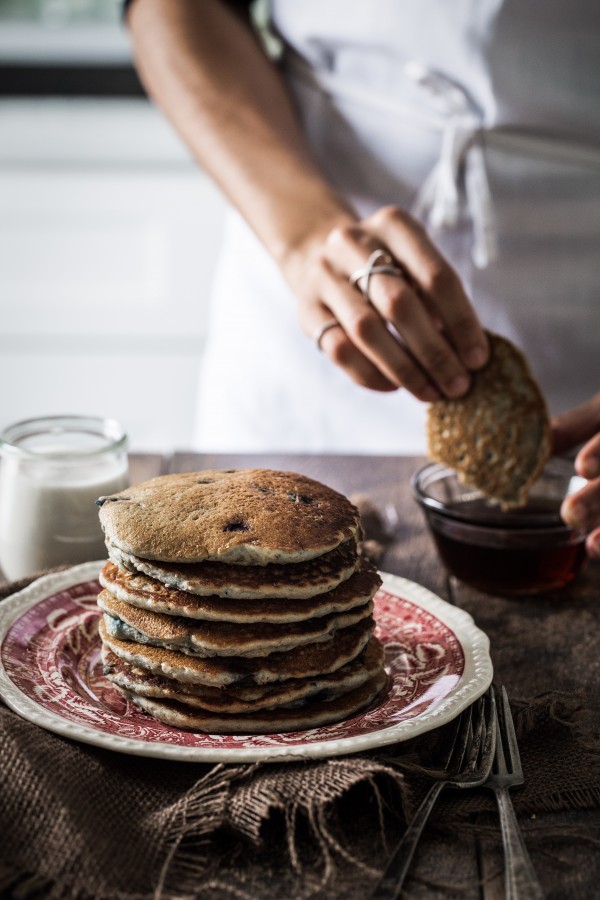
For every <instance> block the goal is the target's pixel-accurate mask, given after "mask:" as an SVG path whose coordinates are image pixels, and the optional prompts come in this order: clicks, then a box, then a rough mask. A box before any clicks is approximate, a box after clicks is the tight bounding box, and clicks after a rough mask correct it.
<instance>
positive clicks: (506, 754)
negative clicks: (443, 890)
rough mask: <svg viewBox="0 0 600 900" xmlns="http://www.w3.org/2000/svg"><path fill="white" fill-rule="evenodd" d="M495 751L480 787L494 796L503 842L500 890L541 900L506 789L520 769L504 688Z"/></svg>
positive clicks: (516, 898)
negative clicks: (502, 871) (501, 884)
mask: <svg viewBox="0 0 600 900" xmlns="http://www.w3.org/2000/svg"><path fill="white" fill-rule="evenodd" d="M496 716H497V720H498V721H497V739H496V753H495V756H494V762H493V765H492V771H491V773H490V776H489V778H488V779H487V781H486V782H485V783H484V787H487V788H490V789H491V790H492V791H494V793H495V795H496V800H497V803H498V812H499V814H500V826H501V828H502V843H503V845H504V892H505V897H506V900H543V898H544V892H543V891H542V888H541V885H540V883H539V881H538V879H537V875H536V874H535V869H534V868H533V864H532V862H531V859H530V857H529V853H528V852H527V847H526V846H525V840H524V838H523V833H522V832H521V828H520V827H519V823H518V821H517V817H516V816H515V811H514V809H513V805H512V801H511V799H510V795H509V793H508V791H509V788H511V787H515V786H516V785H519V784H523V782H524V780H525V779H524V778H523V769H522V767H521V757H520V755H519V748H518V746H517V738H516V735H515V726H514V722H513V718H512V714H511V711H510V705H509V703H508V695H507V693H506V689H505V688H504V687H503V688H501V696H500V698H499V702H497V704H496Z"/></svg>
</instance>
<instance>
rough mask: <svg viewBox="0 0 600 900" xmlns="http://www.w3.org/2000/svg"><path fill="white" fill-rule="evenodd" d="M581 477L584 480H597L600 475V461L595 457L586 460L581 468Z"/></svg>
mask: <svg viewBox="0 0 600 900" xmlns="http://www.w3.org/2000/svg"><path fill="white" fill-rule="evenodd" d="M580 474H581V475H583V477H584V478H597V477H598V476H599V475H600V459H598V458H597V457H596V456H591V457H590V458H589V459H586V461H585V465H584V466H581V473H580Z"/></svg>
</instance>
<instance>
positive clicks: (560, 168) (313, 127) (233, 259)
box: [196, 0, 600, 454]
mask: <svg viewBox="0 0 600 900" xmlns="http://www.w3.org/2000/svg"><path fill="white" fill-rule="evenodd" d="M272 16H273V23H274V26H275V28H276V29H277V31H278V32H279V34H280V35H281V37H282V38H283V40H284V42H285V45H286V50H285V52H284V55H283V59H282V62H281V68H282V72H283V74H284V77H285V78H286V80H287V82H288V84H289V86H290V89H291V91H292V93H293V96H294V99H295V102H296V105H297V108H298V112H299V115H300V116H301V119H302V122H303V126H304V130H305V132H306V134H307V136H308V140H309V142H310V144H311V146H312V148H313V151H314V153H315V155H316V157H317V159H318V160H319V163H320V165H321V167H322V169H323V171H324V172H325V174H326V176H327V178H328V179H329V180H330V182H331V183H333V185H334V186H335V187H336V188H337V189H338V190H339V192H340V193H341V194H343V195H344V196H345V197H346V198H347V199H348V200H349V201H350V202H351V203H352V205H353V206H354V208H355V209H356V211H357V213H359V214H360V215H365V214H368V213H370V212H372V211H373V210H374V209H376V208H377V207H379V206H381V205H384V204H390V203H394V204H398V205H400V206H402V207H405V208H409V209H412V210H413V212H414V214H415V215H417V216H419V217H420V218H421V219H422V220H423V221H424V222H426V224H427V225H428V227H429V229H430V231H431V232H432V233H433V234H434V237H435V240H436V242H437V244H438V246H439V247H440V248H441V250H442V251H443V252H444V253H445V255H446V256H447V258H448V259H449V260H450V262H451V263H452V264H453V265H454V266H455V268H456V269H457V270H458V271H459V273H460V275H461V277H462V278H463V281H464V283H465V285H466V287H467V290H468V292H469V295H470V296H471V299H472V302H473V304H474V306H475V308H476V310H477V312H478V315H479V316H480V318H481V320H482V322H483V324H484V325H485V326H486V327H488V328H491V329H492V330H494V331H498V332H500V333H501V334H504V335H506V336H507V337H509V338H511V339H512V340H513V341H514V342H515V343H516V344H517V345H518V346H520V347H521V348H522V349H523V350H524V351H525V353H526V354H527V356H528V357H529V359H530V363H531V365H532V368H533V370H534V372H535V374H536V376H537V378H538V380H539V382H540V384H541V386H542V389H543V391H544V393H545V395H546V397H547V400H548V404H549V407H550V410H551V412H553V413H555V412H559V411H561V410H564V409H567V408H569V407H571V406H574V405H576V404H578V403H581V402H583V401H584V400H585V399H587V398H588V397H589V396H591V394H593V393H594V392H595V391H597V390H599V389H600V312H599V310H600V305H599V299H600V262H599V261H600V6H599V5H598V2H597V0H573V2H571V3H569V4H565V3H564V0H528V2H527V3H523V0H504V2H502V0H402V2H401V0H353V2H347V0H302V2H298V0H274V3H273V4H272ZM196 437H197V447H198V448H199V449H202V450H206V451H257V452H258V451H269V450H273V451H290V452H293V451H297V452H302V451H305V452H306V451H308V452H310V451H315V452H317V451H325V452H327V451H329V452H342V453H344V452H345V453H362V452H364V453H392V454H396V453H417V452H422V451H423V449H424V407H423V405H422V404H420V403H418V402H417V401H416V400H414V398H412V397H411V396H410V395H409V394H408V393H407V392H405V391H398V392H395V393H393V394H379V393H376V392H373V391H368V390H366V389H363V388H360V387H357V386H356V385H355V384H354V383H353V382H351V381H350V379H349V378H348V377H347V376H346V375H345V374H344V373H343V372H341V371H340V370H338V369H337V368H336V367H335V366H334V365H333V364H332V363H331V362H329V360H328V359H327V358H326V357H325V356H324V355H323V354H320V353H319V352H318V351H317V350H316V348H315V346H314V345H313V343H312V342H311V341H310V340H309V339H308V338H306V337H305V336H304V335H303V334H302V333H301V331H300V329H299V326H298V324H297V312H296V302H295V299H294V297H293V295H292V294H291V292H290V290H289V288H288V287H287V285H286V283H285V282H284V280H283V278H282V276H281V274H280V273H279V271H278V269H277V267H276V265H275V264H274V263H273V261H272V260H271V259H270V257H269V256H268V255H267V253H266V252H265V251H264V250H263V248H262V247H261V245H260V244H259V242H258V241H257V239H256V238H255V237H254V236H253V234H252V233H251V231H250V229H249V228H248V227H247V226H246V225H245V223H244V222H243V221H242V220H241V218H240V217H239V216H237V214H235V213H231V215H230V217H229V221H228V224H227V227H226V234H225V239H224V244H223V250H222V254H221V258H220V262H219V266H218V272H217V277H216V281H215V285H214V296H213V298H212V311H211V322H210V330H209V339H208V346H207V350H206V354H205V360H204V364H203V370H202V377H201V383H200V390H199V401H198V410H197V423H196Z"/></svg>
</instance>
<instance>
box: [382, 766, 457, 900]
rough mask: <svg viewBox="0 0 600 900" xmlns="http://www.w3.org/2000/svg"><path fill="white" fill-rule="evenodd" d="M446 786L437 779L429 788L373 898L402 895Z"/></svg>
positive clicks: (390, 897) (392, 897)
mask: <svg viewBox="0 0 600 900" xmlns="http://www.w3.org/2000/svg"><path fill="white" fill-rule="evenodd" d="M445 786H446V785H445V782H443V781H437V782H436V783H435V784H434V785H432V787H430V788H429V790H428V792H427V794H426V795H425V799H424V800H423V802H422V803H421V805H420V806H419V808H418V810H417V811H416V813H415V814H414V816H413V818H412V821H411V822H410V824H409V826H408V828H407V829H406V831H405V832H404V834H403V835H402V839H401V841H400V843H399V844H398V846H397V847H396V849H395V850H394V853H393V855H392V858H391V859H390V861H389V862H388V864H387V867H386V869H385V872H384V873H383V876H382V878H381V881H380V882H379V883H378V885H377V887H376V888H375V890H374V892H373V893H372V894H371V900H396V897H398V896H399V895H400V892H401V890H402V885H403V884H404V879H405V878H406V874H407V872H408V870H409V868H410V864H411V862H412V858H413V856H414V853H415V849H416V846H417V844H418V843H419V838H420V837H421V834H422V833H423V829H424V828H425V825H426V823H427V820H428V818H429V816H430V814H431V810H432V809H433V807H434V806H435V801H436V800H437V798H438V796H439V794H440V792H441V790H442V788H444V787H445Z"/></svg>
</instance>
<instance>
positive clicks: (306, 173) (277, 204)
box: [128, 0, 349, 265]
mask: <svg viewBox="0 0 600 900" xmlns="http://www.w3.org/2000/svg"><path fill="white" fill-rule="evenodd" d="M128 24H129V27H130V30H131V34H132V39H133V47H134V54H135V58H136V63H137V68H138V71H139V73H140V76H141V78H142V81H143V82H144V85H145V87H146V88H147V90H148V92H149V94H150V95H151V96H152V97H153V99H154V100H155V101H156V102H157V104H158V105H159V106H160V107H161V108H162V109H163V111H164V112H165V114H166V115H167V116H168V118H169V119H170V120H171V122H172V123H173V125H174V126H175V128H176V129H177V131H178V132H179V134H180V135H181V136H182V138H183V139H184V140H185V142H186V143H187V145H188V146H189V147H190V149H191V151H192V153H193V154H194V156H195V158H196V159H197V160H198V161H199V163H200V164H201V165H202V167H203V168H204V169H205V171H207V172H208V173H209V174H210V175H211V176H212V177H213V178H214V179H215V181H216V182H217V183H218V184H219V185H220V186H221V188H222V189H223V191H224V192H225V193H226V195H227V196H228V197H229V199H230V200H231V202H232V203H233V204H234V206H236V207H237V208H238V209H239V210H240V212H241V213H242V215H243V216H244V217H245V218H246V220H247V221H248V223H249V224H250V226H251V227H252V228H253V230H254V231H255V232H256V234H257V235H258V237H259V238H260V239H261V240H262V241H263V243H264V244H265V246H266V247H267V249H268V250H269V251H270V253H271V254H272V255H273V256H274V257H275V259H276V260H277V261H278V262H279V263H280V264H282V265H285V263H286V261H287V260H288V259H289V257H290V256H291V255H293V253H294V251H295V249H296V248H298V247H301V246H302V245H303V244H304V243H305V242H306V241H307V240H308V239H309V238H310V235H311V233H312V232H313V231H314V230H319V231H323V233H325V232H326V231H327V230H328V229H329V228H331V227H332V226H333V225H335V224H337V222H339V221H340V219H342V220H343V218H344V216H345V215H348V217H349V214H347V213H346V210H345V205H344V203H343V201H342V200H341V199H340V198H339V197H338V196H337V195H336V194H335V193H334V191H333V190H332V189H331V188H330V187H329V186H328V185H327V183H326V182H325V180H324V179H323V177H322V176H321V175H320V173H319V171H318V169H317V167H316V165H315V163H314V161H313V160H312V158H311V155H310V151H309V149H308V146H307V144H306V141H305V139H304V136H303V134H302V132H301V130H300V127H299V124H298V121H297V118H296V115H295V113H294V110H293V107H292V104H291V102H290V98H289V96H288V94H287V91H286V87H285V85H284V83H283V81H282V79H281V77H280V75H279V73H278V72H277V69H276V67H275V66H274V65H273V64H272V62H271V61H270V60H268V59H267V57H266V56H265V54H264V53H263V51H262V49H261V48H260V46H259V44H258V42H257V40H256V38H255V36H254V35H253V34H252V32H251V30H250V29H249V28H248V27H247V26H246V25H245V23H243V22H242V21H240V19H239V18H238V17H237V16H236V15H235V14H234V13H232V12H231V11H230V10H229V9H228V8H227V7H226V5H225V4H223V3H222V2H219V0H201V2H198V0H135V2H134V3H133V5H132V8H131V11H130V13H129V17H128ZM317 223H318V225H317Z"/></svg>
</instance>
